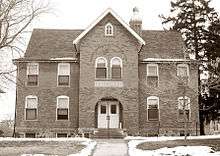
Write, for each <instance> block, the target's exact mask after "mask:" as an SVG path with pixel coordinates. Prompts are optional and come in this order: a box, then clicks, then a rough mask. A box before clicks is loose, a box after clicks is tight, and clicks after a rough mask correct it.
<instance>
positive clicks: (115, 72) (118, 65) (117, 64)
mask: <svg viewBox="0 0 220 156" xmlns="http://www.w3.org/2000/svg"><path fill="white" fill-rule="evenodd" d="M121 73H122V60H121V59H120V58H119V57H114V58H112V59H111V76H112V79H121Z"/></svg>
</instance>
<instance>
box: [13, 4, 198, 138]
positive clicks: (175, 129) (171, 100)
mask: <svg viewBox="0 0 220 156" xmlns="http://www.w3.org/2000/svg"><path fill="white" fill-rule="evenodd" d="M184 50H185V49H184V43H183V40H182V38H181V34H179V33H177V32H173V31H152V30H142V21H141V18H139V15H138V9H137V8H134V9H133V16H132V18H131V20H130V22H129V25H128V24H127V23H125V22H124V21H123V20H122V19H121V18H120V17H119V16H118V15H117V14H116V13H115V12H114V11H113V10H112V9H107V10H106V11H105V12H104V13H103V14H101V16H99V17H98V18H97V19H96V20H95V21H94V22H93V23H92V24H90V26H89V27H88V28H86V29H85V30H48V29H35V30H34V31H33V33H32V36H31V39H30V42H29V45H28V48H27V50H26V53H25V56H24V57H23V58H20V59H17V60H14V62H15V63H16V65H17V70H18V74H17V82H18V85H17V96H16V97H17V100H16V132H17V133H19V134H20V135H21V136H26V137H45V136H46V137H51V136H58V137H60V136H70V135H71V134H74V133H75V132H76V131H77V130H79V132H87V133H90V134H93V133H94V132H97V131H98V130H99V129H108V128H110V129H121V130H124V131H126V132H127V133H128V134H132V135H138V134H141V135H157V134H159V135H180V134H182V133H183V131H184V123H183V122H184V119H187V122H188V126H187V128H188V132H189V133H190V134H195V133H196V130H197V124H198V100H197V87H198V86H197V84H198V83H197V80H198V78H197V76H198V75H197V73H198V72H197V68H198V66H197V63H196V62H195V61H193V60H190V59H188V57H187V55H186V54H185V53H184ZM183 84H184V85H183ZM198 131H199V130H198Z"/></svg>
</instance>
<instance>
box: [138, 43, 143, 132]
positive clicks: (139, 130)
mask: <svg viewBox="0 0 220 156" xmlns="http://www.w3.org/2000/svg"><path fill="white" fill-rule="evenodd" d="M143 46H144V44H141V47H140V49H139V50H138V66H139V54H140V52H141V50H142V48H143ZM139 77H140V76H139V68H138V88H140V87H139ZM139 111H140V107H139V91H138V112H139ZM138 123H139V124H138V125H139V126H138V134H139V135H140V132H141V129H140V125H141V124H140V112H139V113H138Z"/></svg>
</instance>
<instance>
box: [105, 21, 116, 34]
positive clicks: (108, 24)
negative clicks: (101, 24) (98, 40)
mask: <svg viewBox="0 0 220 156" xmlns="http://www.w3.org/2000/svg"><path fill="white" fill-rule="evenodd" d="M109 26H110V27H111V34H108V33H107V32H108V31H107V30H108V27H109ZM113 35H114V27H113V25H112V24H111V23H110V22H109V23H107V24H106V25H105V36H113Z"/></svg>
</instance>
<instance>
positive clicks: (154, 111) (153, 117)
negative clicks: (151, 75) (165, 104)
mask: <svg viewBox="0 0 220 156" xmlns="http://www.w3.org/2000/svg"><path fill="white" fill-rule="evenodd" d="M147 110H148V111H147V114H148V120H149V121H159V98H158V97H155V96H150V97H148V98H147Z"/></svg>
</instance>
